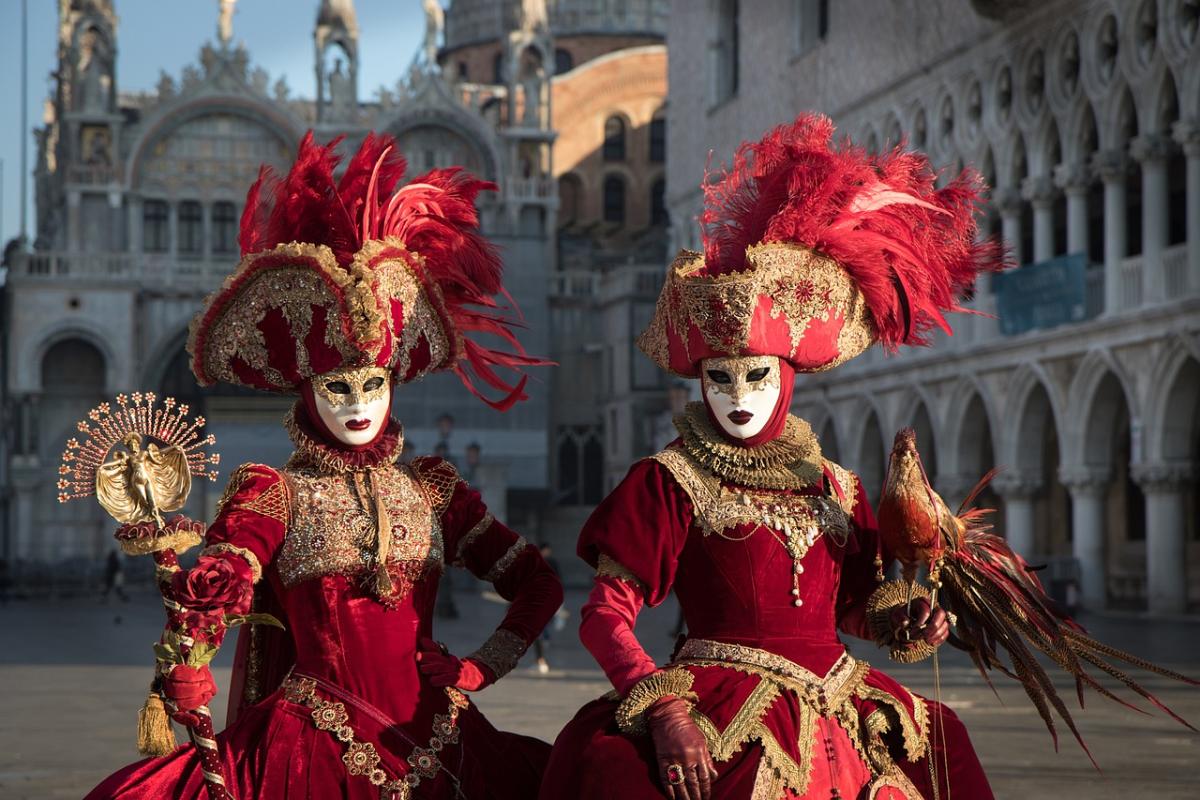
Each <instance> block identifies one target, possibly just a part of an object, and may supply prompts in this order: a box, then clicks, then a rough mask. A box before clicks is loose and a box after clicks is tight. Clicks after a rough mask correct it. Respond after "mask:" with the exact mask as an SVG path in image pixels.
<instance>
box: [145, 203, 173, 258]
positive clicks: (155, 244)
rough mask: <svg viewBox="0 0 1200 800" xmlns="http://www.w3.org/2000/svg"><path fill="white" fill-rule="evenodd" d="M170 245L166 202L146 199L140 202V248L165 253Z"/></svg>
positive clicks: (149, 251) (148, 251) (150, 251)
mask: <svg viewBox="0 0 1200 800" xmlns="http://www.w3.org/2000/svg"><path fill="white" fill-rule="evenodd" d="M170 246H171V240H170V232H169V230H168V222H167V204H166V203H165V202H164V201H162V200H147V201H146V202H145V203H143V204H142V250H144V251H146V252H147V253H165V252H167V248H168V247H170Z"/></svg>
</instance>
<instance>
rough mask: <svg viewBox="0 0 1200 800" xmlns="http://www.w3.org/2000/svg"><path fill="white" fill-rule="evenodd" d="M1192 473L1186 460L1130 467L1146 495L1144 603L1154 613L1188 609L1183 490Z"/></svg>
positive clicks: (1170, 612)
mask: <svg viewBox="0 0 1200 800" xmlns="http://www.w3.org/2000/svg"><path fill="white" fill-rule="evenodd" d="M1193 475H1194V468H1193V467H1192V465H1191V464H1187V463H1177V462H1169V463H1151V464H1137V465H1134V467H1133V479H1134V480H1135V481H1137V484H1138V486H1140V487H1141V488H1142V493H1143V494H1144V495H1145V496H1146V606H1147V609H1148V610H1149V611H1150V612H1151V613H1154V614H1182V613H1183V612H1184V611H1185V610H1186V609H1187V541H1186V536H1185V531H1186V524H1185V516H1184V514H1185V513H1186V508H1185V505H1184V492H1185V491H1186V489H1187V487H1188V484H1189V483H1190V481H1191V480H1192V478H1193Z"/></svg>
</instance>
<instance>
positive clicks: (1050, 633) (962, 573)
mask: <svg viewBox="0 0 1200 800" xmlns="http://www.w3.org/2000/svg"><path fill="white" fill-rule="evenodd" d="M995 473H996V470H992V471H991V472H989V473H988V474H987V475H985V476H984V478H983V479H982V480H981V481H980V482H979V484H978V485H976V487H975V488H974V489H973V490H972V491H971V493H970V495H969V496H968V497H967V499H966V500H964V501H963V504H962V507H961V508H960V509H959V511H958V513H957V514H955V513H952V512H951V511H950V509H949V508H947V506H946V503H945V502H944V501H943V500H942V498H941V497H940V496H938V494H937V492H935V491H934V490H933V488H932V487H931V486H930V484H929V479H928V477H927V476H926V474H925V468H924V467H923V466H922V464H921V456H920V454H919V453H918V452H917V446H916V436H915V434H914V433H913V431H912V429H911V428H906V429H904V430H902V431H900V432H899V433H898V434H896V440H895V443H894V444H893V446H892V453H891V457H890V460H889V464H888V473H887V477H886V480H885V481H884V487H883V493H882V497H881V498H880V501H879V531H880V539H881V546H882V547H883V549H884V550H885V551H886V552H888V553H889V554H890V555H891V556H892V557H894V558H896V559H897V560H898V561H899V562H900V565H901V568H902V575H903V583H899V584H898V583H896V582H890V583H885V584H883V586H881V587H880V588H879V589H878V590H877V591H876V595H877V596H876V597H874V598H873V601H874V602H873V606H875V607H876V608H878V609H882V608H886V607H888V606H891V607H893V608H894V607H895V605H896V604H897V603H911V600H912V598H913V597H914V594H921V595H924V594H925V592H924V590H922V589H921V588H920V587H919V586H917V584H916V577H917V572H918V570H919V569H920V568H922V567H924V568H926V569H927V570H928V572H929V583H930V585H931V586H932V592H931V593H930V595H929V596H930V601H931V602H932V603H933V604H934V605H936V604H937V602H938V600H939V595H940V599H941V601H942V604H943V605H944V606H945V607H946V608H947V610H948V611H949V612H950V619H951V624H952V625H954V633H953V634H952V635H951V637H950V639H949V642H950V643H951V644H952V645H954V646H955V647H958V648H959V649H961V650H965V651H966V652H967V653H969V654H970V656H971V659H972V661H974V662H975V665H976V667H978V669H979V672H980V674H982V675H983V678H984V680H986V681H987V682H988V685H989V686H990V685H991V678H990V677H989V675H988V670H989V669H996V670H999V671H1000V672H1002V673H1004V674H1005V675H1008V676H1009V677H1011V678H1014V679H1016V680H1017V681H1019V682H1020V683H1021V686H1022V687H1023V688H1024V689H1025V693H1026V694H1027V695H1029V699H1030V700H1032V701H1033V704H1034V705H1035V706H1036V707H1037V710H1038V713H1039V714H1040V715H1041V717H1042V720H1043V721H1045V723H1046V727H1047V728H1048V729H1049V730H1050V734H1051V736H1052V737H1053V738H1054V742H1055V747H1057V745H1058V735H1057V731H1056V730H1055V724H1054V718H1053V716H1052V714H1051V707H1053V708H1054V710H1056V711H1057V712H1058V714H1059V715H1060V716H1061V717H1062V719H1063V721H1064V722H1066V724H1067V727H1068V728H1070V730H1071V732H1072V733H1073V734H1074V735H1075V738H1076V740H1078V742H1079V744H1080V746H1081V747H1083V749H1084V752H1086V753H1087V754H1088V757H1089V758H1091V752H1090V751H1088V748H1087V745H1086V744H1084V742H1083V738H1082V737H1081V736H1080V734H1079V731H1078V730H1077V729H1076V727H1075V722H1074V720H1073V719H1072V718H1071V714H1070V712H1069V711H1068V710H1067V707H1066V704H1065V703H1064V702H1063V700H1062V698H1061V697H1059V695H1058V692H1057V691H1055V688H1054V685H1053V683H1052V682H1051V679H1050V676H1049V675H1048V674H1047V673H1046V670H1045V669H1044V668H1043V666H1042V664H1041V663H1040V662H1039V661H1038V658H1037V654H1038V653H1041V654H1042V655H1044V656H1046V657H1047V658H1049V659H1050V660H1051V661H1053V662H1054V663H1055V664H1057V665H1058V666H1059V667H1061V668H1062V669H1064V670H1066V671H1067V672H1069V673H1070V674H1071V675H1072V677H1074V679H1075V689H1076V693H1077V694H1078V696H1079V704H1080V706H1081V707H1082V706H1083V702H1084V701H1083V690H1084V687H1085V686H1086V687H1089V688H1091V689H1093V690H1095V691H1096V692H1098V693H1099V694H1101V695H1103V696H1105V697H1107V698H1109V699H1111V700H1114V701H1116V702H1118V703H1120V704H1122V705H1124V706H1127V707H1129V708H1132V709H1134V710H1135V711H1139V712H1140V711H1142V709H1140V708H1138V707H1137V706H1135V705H1132V704H1130V703H1127V702H1126V701H1124V700H1122V699H1121V698H1119V697H1117V696H1116V695H1115V694H1113V693H1112V692H1111V691H1109V690H1108V689H1106V688H1105V687H1104V686H1103V685H1101V684H1100V682H1099V681H1098V680H1097V679H1096V676H1094V675H1093V674H1091V673H1090V672H1089V671H1088V670H1089V668H1093V669H1098V670H1100V671H1102V672H1105V673H1107V674H1108V675H1110V676H1112V677H1113V678H1116V679H1117V680H1118V681H1120V682H1121V683H1123V684H1125V686H1127V687H1128V688H1129V689H1131V690H1132V691H1134V692H1136V693H1137V694H1139V695H1141V696H1142V697H1144V698H1146V699H1147V700H1149V701H1150V702H1151V703H1153V704H1154V705H1155V706H1157V707H1159V708H1160V709H1162V710H1163V711H1165V712H1166V713H1167V714H1169V715H1170V716H1171V717H1172V718H1174V719H1175V720H1177V721H1178V722H1180V723H1181V724H1183V725H1185V726H1186V727H1188V728H1190V729H1192V730H1196V729H1195V728H1194V727H1192V725H1190V724H1189V723H1188V722H1187V721H1186V720H1184V719H1183V718H1181V717H1180V716H1178V715H1177V714H1175V713H1174V712H1173V711H1171V709H1169V708H1167V707H1166V706H1165V705H1164V704H1163V703H1161V702H1160V701H1159V700H1158V699H1157V698H1155V697H1154V695H1152V694H1151V693H1150V692H1149V691H1147V690H1146V689H1145V688H1143V687H1142V686H1141V685H1140V684H1138V682H1137V681H1135V680H1133V678H1131V677H1129V676H1128V675H1127V674H1125V672H1123V671H1122V670H1121V669H1119V668H1118V667H1116V666H1114V662H1123V663H1124V664H1128V665H1132V666H1135V667H1140V668H1142V669H1144V670H1148V671H1150V672H1153V673H1155V674H1157V675H1162V676H1165V677H1168V678H1173V679H1175V680H1179V681H1184V682H1185V683H1189V684H1192V685H1197V686H1200V681H1196V680H1193V679H1191V678H1188V677H1187V676H1185V675H1180V674H1179V673H1177V672H1173V671H1171V670H1168V669H1164V668H1162V667H1160V666H1158V665H1156V664H1152V663H1150V662H1149V661H1146V660H1144V659H1141V658H1138V657H1137V656H1135V655H1132V654H1130V653H1126V652H1123V651H1121V650H1118V649H1116V648H1114V647H1110V646H1108V645H1106V644H1104V643H1102V642H1098V641H1096V640H1095V639H1093V638H1092V637H1090V636H1088V635H1087V633H1086V631H1084V629H1083V628H1082V627H1081V626H1080V625H1079V624H1078V623H1076V622H1075V621H1074V620H1072V619H1071V618H1070V617H1069V616H1068V615H1067V614H1066V613H1065V612H1064V611H1063V610H1062V609H1061V608H1060V607H1059V606H1058V604H1056V603H1055V602H1054V600H1053V599H1051V598H1050V597H1049V596H1048V595H1047V594H1046V591H1045V589H1043V588H1042V584H1041V582H1040V581H1039V580H1038V579H1037V576H1036V575H1035V574H1034V569H1035V568H1033V567H1030V566H1029V565H1028V564H1027V563H1026V562H1025V560H1024V559H1023V558H1022V557H1021V556H1020V555H1019V554H1017V553H1016V552H1014V551H1013V550H1012V548H1010V547H1009V546H1008V543H1007V542H1006V541H1005V540H1004V539H1003V538H1002V537H1000V536H997V535H996V534H994V533H992V532H991V525H990V523H988V522H987V521H986V517H987V515H988V514H989V513H990V509H982V508H970V506H971V504H972V503H973V502H974V500H975V498H976V497H977V496H978V495H979V493H980V491H982V490H983V488H984V487H985V486H986V485H987V484H988V482H989V481H990V480H991V479H992V478H993V477H994V476H995ZM879 564H880V567H882V566H883V564H882V558H881V559H880V561H879ZM880 577H882V574H881V575H880ZM876 616H877V618H879V619H885V618H886V615H883V614H878V615H876ZM926 648H927V649H926ZM999 648H1003V649H1004V650H1005V651H1007V653H1008V657H1009V660H1010V662H1011V667H1009V666H1006V664H1005V663H1004V661H1002V660H1001V658H1000V655H999V652H998V651H999ZM929 653H932V648H928V645H924V644H923V643H919V644H917V645H914V646H909V647H900V646H898V647H897V648H894V649H893V654H894V655H895V656H897V658H899V660H903V661H911V660H916V658H914V657H913V656H912V654H917V657H922V656H923V655H928V654H929ZM906 654H907V657H906ZM1092 763H1093V764H1095V759H1092Z"/></svg>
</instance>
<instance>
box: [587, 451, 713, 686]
mask: <svg viewBox="0 0 1200 800" xmlns="http://www.w3.org/2000/svg"><path fill="white" fill-rule="evenodd" d="M691 523H692V508H691V501H690V500H688V498H687V495H686V494H685V493H684V491H683V489H682V488H680V486H679V484H678V483H676V482H675V479H674V478H673V477H672V476H671V474H670V472H668V471H667V469H666V468H665V467H663V466H662V464H660V463H659V462H657V461H655V460H653V459H646V460H643V461H639V462H638V463H637V464H634V465H633V467H632V468H631V469H630V470H629V474H628V475H627V476H625V480H623V481H622V482H621V483H620V485H619V486H617V488H616V489H615V490H614V491H613V492H612V494H610V495H609V496H608V497H607V498H605V499H604V501H603V502H602V503H601V504H600V505H599V506H598V507H597V508H596V510H595V511H594V512H593V513H592V516H591V517H590V518H589V519H588V521H587V524H586V525H584V528H583V532H582V533H581V534H580V537H579V548H578V552H579V556H580V557H581V558H582V559H583V560H584V561H587V562H588V563H589V564H591V565H592V566H593V567H596V568H597V575H596V583H595V585H594V586H593V588H592V593H591V596H590V597H588V602H587V604H586V605H584V607H583V610H582V612H581V614H580V617H581V619H580V624H579V638H580V640H581V641H582V642H583V645H584V647H586V648H587V649H588V652H590V653H591V654H592V657H593V658H595V659H596V662H597V663H599V665H600V668H601V669H603V670H604V674H605V675H607V676H608V679H609V680H610V681H611V682H612V685H613V686H614V687H615V688H616V690H617V691H618V692H620V693H621V694H626V693H628V692H629V690H630V689H631V688H633V686H634V684H636V683H637V682H638V681H640V680H642V679H643V678H645V677H646V676H648V675H650V674H651V673H653V672H655V671H656V670H657V667H656V666H655V663H654V659H652V658H651V657H650V656H649V655H647V653H646V651H645V650H644V649H643V648H642V646H641V644H640V643H639V642H638V640H637V636H635V635H634V632H633V628H634V625H635V623H636V621H637V615H638V613H639V612H640V611H641V610H642V605H643V603H649V604H650V605H658V604H659V603H661V602H662V601H663V600H665V599H666V597H667V594H668V593H669V592H670V591H671V586H672V584H674V582H675V569H676V567H677V565H678V561H679V553H680V551H681V550H683V545H684V542H685V541H686V540H687V532H688V528H689V527H690V526H691Z"/></svg>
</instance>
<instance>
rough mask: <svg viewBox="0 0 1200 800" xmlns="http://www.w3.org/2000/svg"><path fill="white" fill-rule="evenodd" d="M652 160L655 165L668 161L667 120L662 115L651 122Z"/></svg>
mask: <svg viewBox="0 0 1200 800" xmlns="http://www.w3.org/2000/svg"><path fill="white" fill-rule="evenodd" d="M650 160H651V161H652V162H654V163H655V164H661V163H663V162H664V161H666V160H667V118H666V117H665V116H663V115H662V114H659V115H657V116H656V117H655V118H654V119H652V120H650Z"/></svg>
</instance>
